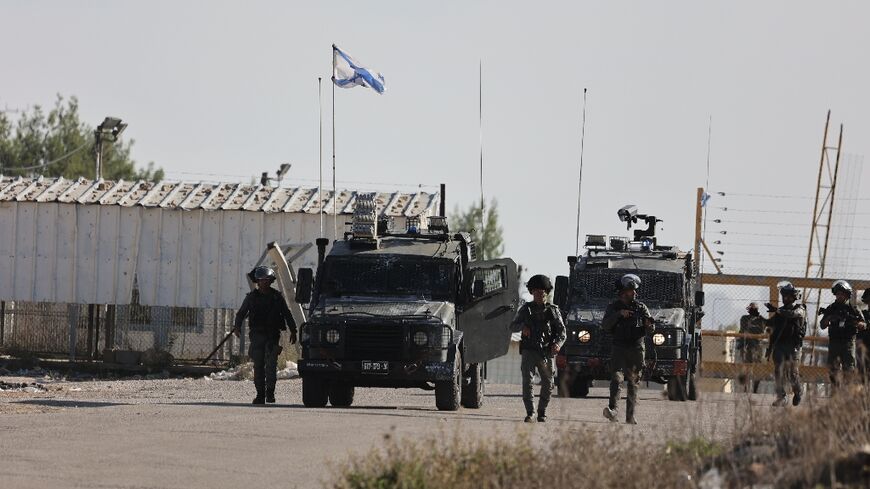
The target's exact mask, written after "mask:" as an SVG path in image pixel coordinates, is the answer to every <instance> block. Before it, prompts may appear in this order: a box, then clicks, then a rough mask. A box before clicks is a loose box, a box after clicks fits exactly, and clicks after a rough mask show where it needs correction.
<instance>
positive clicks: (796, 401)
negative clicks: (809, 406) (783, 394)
mask: <svg viewBox="0 0 870 489" xmlns="http://www.w3.org/2000/svg"><path fill="white" fill-rule="evenodd" d="M800 403H801V389H798V390H796V391H794V397H793V398H792V400H791V405H792V406H797V405H798V404H800Z"/></svg>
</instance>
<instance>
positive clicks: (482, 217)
mask: <svg viewBox="0 0 870 489" xmlns="http://www.w3.org/2000/svg"><path fill="white" fill-rule="evenodd" d="M477 80H478V90H479V93H478V102H479V106H478V123H479V126H480V250H481V258H483V259H486V258H487V256H485V254H484V253H485V252H486V247H485V246H484V236H485V233H484V230H485V227H484V222H486V221H485V220H486V217H485V214H486V207H485V204H484V200H483V60H481V61H480V65H479V71H478V78H477Z"/></svg>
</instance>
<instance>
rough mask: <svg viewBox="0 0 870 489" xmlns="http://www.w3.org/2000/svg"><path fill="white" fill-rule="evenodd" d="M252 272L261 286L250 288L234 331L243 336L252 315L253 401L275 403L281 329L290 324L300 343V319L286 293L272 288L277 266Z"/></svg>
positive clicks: (291, 330)
mask: <svg viewBox="0 0 870 489" xmlns="http://www.w3.org/2000/svg"><path fill="white" fill-rule="evenodd" d="M249 276H250V278H251V279H252V280H253V281H254V282H256V283H257V288H256V289H254V290H252V291H251V292H248V295H246V296H245V300H244V301H243V302H242V307H240V308H239V311H238V312H237V313H236V322H235V327H234V328H233V334H235V335H236V336H239V334H240V332H241V329H242V322H243V321H244V320H245V318H248V338H249V339H250V342H251V346H250V347H249V348H248V356H249V357H251V360H252V361H253V362H254V387H255V388H256V389H257V397H255V398H254V401H253V404H265V403H267V402H268V403H273V402H275V382H276V380H277V374H278V355H279V354H280V353H281V345H280V344H279V341H280V338H281V331H283V330H286V329H288V328H289V329H290V343H291V344H292V343H296V322H295V321H294V320H293V316H292V315H291V314H290V309H289V308H287V301H285V300H284V295H283V294H281V292H279V291H278V290H276V289H273V288H272V282H274V281H275V278H276V276H275V271H274V270H272V269H271V268H269V267H264V266H260V267H257V268H255V269H254V270H253V271H252V272H251V273H250V274H249Z"/></svg>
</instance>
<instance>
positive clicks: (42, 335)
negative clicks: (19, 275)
mask: <svg viewBox="0 0 870 489" xmlns="http://www.w3.org/2000/svg"><path fill="white" fill-rule="evenodd" d="M234 314H235V311H233V310H232V309H201V308H188V307H153V306H140V305H135V304H133V305H121V306H105V305H80V304H55V303H28V302H3V303H2V305H0V348H2V349H3V350H5V351H7V352H12V353H18V354H28V355H40V356H47V357H64V358H70V359H75V360H83V359H106V360H107V361H110V362H117V363H140V362H141V361H142V354H143V353H145V352H159V353H168V354H170V355H172V357H171V358H172V359H173V360H174V361H175V362H197V361H201V360H203V359H205V358H206V357H207V356H208V355H209V354H210V353H211V352H212V351H213V350H214V349H215V347H217V345H218V344H219V343H220V342H221V341H222V340H223V339H224V337H225V336H226V335H227V334H228V333H229V331H230V330H231V329H232V324H233V319H234ZM244 340H245V338H244V336H242V338H240V339H237V338H235V337H232V338H230V339H229V340H228V341H227V342H226V343H225V344H224V346H223V347H222V348H221V349H220V350H218V351H217V352H216V353H215V355H214V357H213V360H215V361H217V362H224V361H228V360H230V358H231V357H232V356H234V355H239V353H240V351H242V350H241V348H244V343H245V341H244ZM164 358H165V356H164Z"/></svg>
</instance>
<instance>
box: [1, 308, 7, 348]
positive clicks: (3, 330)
mask: <svg viewBox="0 0 870 489" xmlns="http://www.w3.org/2000/svg"><path fill="white" fill-rule="evenodd" d="M5 340H6V301H0V346H3V344H4V343H5Z"/></svg>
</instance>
